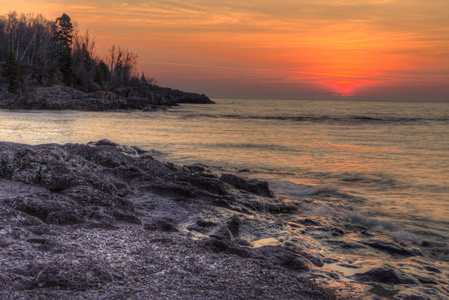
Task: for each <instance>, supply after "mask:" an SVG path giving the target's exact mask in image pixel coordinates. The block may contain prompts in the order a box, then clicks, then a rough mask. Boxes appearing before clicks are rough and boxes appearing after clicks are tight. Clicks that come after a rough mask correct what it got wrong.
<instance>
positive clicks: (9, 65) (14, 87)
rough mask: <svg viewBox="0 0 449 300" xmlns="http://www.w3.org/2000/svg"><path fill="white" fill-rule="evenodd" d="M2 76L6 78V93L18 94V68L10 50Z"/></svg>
mask: <svg viewBox="0 0 449 300" xmlns="http://www.w3.org/2000/svg"><path fill="white" fill-rule="evenodd" d="M3 76H5V77H7V78H8V92H10V93H12V94H18V93H19V90H20V77H21V76H20V68H19V64H18V63H17V61H16V58H15V56H14V52H13V51H12V50H11V51H10V52H9V56H8V58H7V59H6V64H5V69H4V70H3Z"/></svg>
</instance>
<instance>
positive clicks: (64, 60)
mask: <svg viewBox="0 0 449 300" xmlns="http://www.w3.org/2000/svg"><path fill="white" fill-rule="evenodd" d="M56 25H57V26H58V27H57V28H58V29H57V31H56V37H57V38H58V41H59V43H60V45H61V54H60V58H59V60H60V69H61V73H62V76H63V79H62V80H63V82H64V84H65V85H72V84H73V80H74V76H73V66H72V39H73V25H72V22H71V19H70V17H69V16H68V15H66V14H65V13H64V14H62V16H61V17H59V18H57V19H56Z"/></svg>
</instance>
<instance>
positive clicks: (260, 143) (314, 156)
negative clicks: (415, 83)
mask: <svg viewBox="0 0 449 300" xmlns="http://www.w3.org/2000/svg"><path fill="white" fill-rule="evenodd" d="M448 125H449V104H446V103H388V102H347V101H346V102H345V101H336V102H330V101H286V100H276V101H274V100H273V101H268V100H218V101H217V104H216V105H187V104H186V105H182V106H180V107H176V108H172V109H170V110H168V111H160V112H140V111H136V112H74V111H26V112H25V111H5V110H3V111H0V140H1V141H11V142H20V143H28V144H40V143H87V142H89V141H95V140H99V139H103V138H107V139H110V140H113V141H115V142H118V143H122V144H128V145H137V146H140V147H142V148H146V149H155V150H158V151H161V152H162V153H164V155H163V156H161V159H164V160H168V161H172V162H176V163H180V164H191V163H196V162H201V163H205V164H208V165H213V166H222V167H226V168H229V169H231V170H238V169H243V168H249V169H252V170H253V171H254V172H255V174H254V175H251V176H254V177H257V178H262V179H266V180H269V181H270V182H271V183H272V187H273V188H274V189H275V190H276V191H277V192H278V193H279V194H280V195H282V196H284V197H287V198H292V199H295V198H304V197H312V196H313V197H315V198H317V197H318V198H321V199H323V201H331V202H335V203H341V204H342V205H343V206H345V207H346V208H347V207H350V208H351V210H347V209H346V210H344V211H342V212H339V213H347V214H351V215H352V216H353V217H354V218H355V219H356V220H359V222H360V223H363V225H365V226H369V227H370V228H371V229H374V230H378V231H383V232H386V233H389V234H391V235H393V236H396V237H399V238H401V239H404V240H411V241H420V240H423V239H433V240H438V241H447V240H449V196H448V195H449V155H448V150H449V126H448ZM319 209H322V211H314V212H313V213H322V214H329V213H332V212H329V211H326V209H325V208H317V209H316V210H319Z"/></svg>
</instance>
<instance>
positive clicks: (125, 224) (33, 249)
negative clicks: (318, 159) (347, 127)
mask: <svg viewBox="0 0 449 300" xmlns="http://www.w3.org/2000/svg"><path fill="white" fill-rule="evenodd" d="M0 151H1V160H0V163H1V169H0V214H1V218H0V253H1V254H0V270H1V272H0V298H10V299H28V298H37V299H39V298H40V299H47V298H59V299H80V298H88V299H122V298H131V299H160V298H171V299H212V298H214V299H243V298H251V299H254V298H259V299H354V298H356V299H391V298H397V299H445V298H447V296H448V295H449V291H448V289H447V286H448V280H447V278H446V276H445V275H444V273H443V272H442V271H441V270H439V268H438V266H436V265H435V263H434V262H433V261H432V260H431V259H429V258H428V255H427V254H426V252H424V253H423V251H422V247H419V245H414V244H411V243H405V242H402V241H399V240H397V239H394V238H392V237H389V236H386V235H383V234H381V233H378V232H371V231H368V230H367V229H366V228H361V227H360V226H358V225H357V224H355V223H353V222H351V221H350V220H348V219H345V217H344V216H342V217H341V218H338V217H335V216H332V217H329V218H327V217H321V218H318V217H311V216H307V215H303V214H301V211H303V210H306V209H307V207H308V206H310V205H315V204H316V201H315V200H314V199H304V200H303V201H289V200H288V199H281V198H279V197H277V196H276V195H275V194H274V193H273V192H272V191H271V190H270V188H269V186H268V184H267V183H266V182H263V181H259V180H257V179H248V178H242V177H240V176H237V175H235V174H233V173H229V172H226V171H224V170H222V169H220V168H213V167H209V166H205V165H201V164H196V165H187V166H181V165H175V164H172V163H167V162H162V161H160V160H158V159H157V158H155V157H154V156H153V152H151V151H146V150H143V149H140V148H138V147H133V146H131V147H130V146H125V145H119V144H116V143H113V142H111V141H108V140H101V141H98V142H91V143H88V144H87V145H82V144H66V145H57V144H46V145H37V146H30V145H24V144H17V143H8V142H0ZM323 205H328V204H323ZM433 246H435V245H427V247H429V248H431V247H433ZM360 257H366V259H365V260H363V259H361V258H360ZM351 271H352V272H351Z"/></svg>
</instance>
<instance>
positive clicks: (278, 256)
mask: <svg viewBox="0 0 449 300" xmlns="http://www.w3.org/2000/svg"><path fill="white" fill-rule="evenodd" d="M256 251H257V253H258V254H259V255H261V256H262V257H264V258H265V259H266V260H267V261H269V262H270V263H272V264H276V265H280V266H282V267H284V268H287V269H291V270H295V271H310V269H311V268H312V263H311V262H310V261H309V260H308V259H306V258H305V257H303V256H301V255H299V254H296V253H294V252H292V251H291V250H289V249H288V248H285V247H282V246H262V247H259V248H257V249H256Z"/></svg>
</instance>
